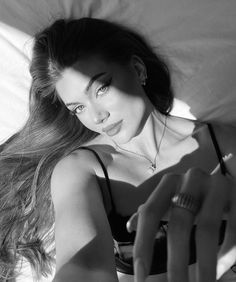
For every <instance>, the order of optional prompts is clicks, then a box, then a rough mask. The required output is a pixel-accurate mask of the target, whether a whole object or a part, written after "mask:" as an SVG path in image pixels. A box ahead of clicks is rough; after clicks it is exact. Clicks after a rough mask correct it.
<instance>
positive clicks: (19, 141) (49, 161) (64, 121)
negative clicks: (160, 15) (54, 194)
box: [0, 18, 173, 279]
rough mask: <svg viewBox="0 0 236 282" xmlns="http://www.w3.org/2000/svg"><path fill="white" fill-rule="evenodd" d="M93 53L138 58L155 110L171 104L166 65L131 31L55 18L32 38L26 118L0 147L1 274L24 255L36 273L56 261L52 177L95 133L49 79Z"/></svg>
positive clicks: (95, 21) (101, 23)
mask: <svg viewBox="0 0 236 282" xmlns="http://www.w3.org/2000/svg"><path fill="white" fill-rule="evenodd" d="M91 54H99V55H101V56H102V57H103V58H106V59H109V60H111V61H114V62H117V63H119V64H127V63H128V62H129V61H130V58H131V56H132V55H137V56H139V57H140V58H141V59H142V60H143V62H144V64H145V65H146V68H147V73H148V80H147V83H146V85H145V86H144V88H145V92H146V94H147V96H148V97H149V99H150V100H151V102H152V103H153V105H154V106H155V107H156V108H157V110H158V111H159V112H161V113H163V114H168V113H169V111H170V110H171V107H172V103H173V93H172V88H171V80H170V74H169V70H168V67H167V64H166V63H165V61H164V60H163V58H161V57H160V56H159V55H157V50H156V49H153V48H151V47H150V44H149V43H147V42H146V40H144V38H143V37H142V36H141V35H139V34H137V33H136V32H135V31H132V30H130V29H129V28H127V27H124V26H122V25H120V24H117V23H111V22H108V21H105V20H101V19H92V18H82V19H77V20H64V19H60V20H57V21H56V22H54V23H53V24H52V25H51V26H50V27H48V28H46V29H45V30H43V31H41V32H39V33H38V34H36V36H35V41H34V47H33V57H32V61H31V65H30V73H31V76H32V85H31V89H30V103H29V118H28V120H27V122H26V124H25V125H24V127H23V128H22V129H21V130H20V131H19V132H17V133H16V134H14V135H13V136H12V137H11V138H9V139H8V140H7V141H6V142H5V143H4V144H2V145H1V146H0V269H1V277H2V279H7V278H9V277H11V276H14V275H16V274H17V273H18V271H17V270H18V269H17V266H18V265H19V264H20V261H21V260H22V258H25V259H26V260H28V261H29V262H30V264H31V265H32V266H33V269H35V271H36V274H37V275H36V277H38V278H39V277H40V276H41V275H44V276H47V275H48V274H50V273H51V270H52V267H53V266H54V263H55V245H54V209H53V203H52V199H51V194H50V178H51V174H52V171H53V169H54V167H55V165H56V164H57V163H58V161H59V160H60V159H62V158H63V157H64V156H66V155H68V154H70V153H71V152H72V151H74V150H76V149H78V148H79V147H80V146H81V145H83V144H84V143H85V142H87V141H89V140H91V139H93V138H95V137H96V136H97V133H95V132H92V131H90V130H88V129H87V128H85V127H84V126H83V124H81V123H80V121H79V120H78V119H77V117H76V116H74V115H72V114H70V112H69V110H68V109H67V108H66V106H65V105H64V104H63V102H62V101H61V100H60V97H59V96H58V94H57V91H56V89H55V84H56V82H57V80H58V79H60V77H61V74H62V72H63V70H64V69H65V68H67V67H71V66H72V65H73V64H75V63H76V62H78V61H79V60H80V59H81V58H83V59H84V58H86V56H89V55H91Z"/></svg>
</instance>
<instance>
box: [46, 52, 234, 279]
mask: <svg viewBox="0 0 236 282" xmlns="http://www.w3.org/2000/svg"><path fill="white" fill-rule="evenodd" d="M145 72H146V68H145V66H144V64H143V63H142V61H141V60H140V59H139V58H138V57H136V56H134V57H132V59H131V60H130V62H129V63H128V64H127V65H126V66H124V65H123V66H122V65H119V64H117V63H114V62H107V61H105V60H103V59H102V58H101V57H99V56H92V57H90V58H88V59H86V60H81V61H79V62H78V63H77V64H75V65H74V66H73V67H71V68H68V69H65V70H64V72H63V73H62V77H61V78H60V79H59V81H58V82H57V84H56V89H57V92H58V94H59V95H60V98H61V99H62V100H63V102H64V103H65V104H66V105H67V107H68V108H69V109H70V110H71V111H74V109H75V107H77V110H76V116H77V118H79V119H80V121H81V122H82V123H83V124H84V125H85V126H86V127H87V128H89V129H91V130H93V131H95V132H98V133H99V134H100V135H99V136H98V137H97V138H96V139H94V140H93V141H91V142H89V143H87V144H86V146H88V147H91V148H93V149H95V150H96V151H97V152H98V153H99V155H100V157H101V158H102V160H103V162H104V164H105V166H106V167H107V169H108V173H109V177H110V180H111V187H112V195H113V198H114V201H115V205H116V209H117V211H118V213H119V214H121V215H124V216H127V215H128V216H131V215H132V214H135V215H137V213H136V211H137V210H138V208H139V207H140V206H141V205H142V204H144V203H145V205H144V206H145V207H147V209H149V207H150V205H149V203H150V200H149V199H153V201H151V203H152V204H151V207H152V205H153V206H155V207H156V206H158V207H160V208H161V207H162V210H161V211H160V209H154V211H155V212H154V215H155V216H154V217H153V218H158V217H159V218H163V217H165V213H166V212H167V210H168V205H169V202H168V201H163V199H165V200H166V198H167V197H168V193H170V192H172V193H173V191H177V190H175V189H177V188H176V187H177V186H178V187H180V188H179V189H187V188H188V187H195V188H196V189H195V190H197V189H198V188H199V186H203V185H200V184H202V179H205V181H204V183H208V184H209V181H208V178H207V177H206V178H207V180H206V178H203V177H202V175H209V174H210V172H211V171H212V170H213V169H214V168H215V167H216V166H217V164H218V160H217V157H216V154H215V151H214V147H213V146H212V143H211V140H210V137H209V133H208V130H207V127H206V126H205V125H202V126H198V127H196V124H195V122H193V121H189V120H185V119H181V118H174V117H168V120H167V125H166V130H165V134H164V138H163V139H162V141H161V147H160V151H159V153H158V169H157V171H156V173H155V174H153V175H150V173H149V172H148V169H147V168H148V166H149V165H150V164H149V162H148V161H147V159H146V158H143V157H140V156H138V155H135V154H132V153H129V152H127V151H124V150H118V151H117V150H115V144H119V145H120V146H122V148H124V149H127V150H131V151H136V152H138V153H139V154H142V155H145V156H147V157H148V158H149V159H151V160H153V156H155V155H156V151H157V148H158V146H159V145H160V140H161V135H162V133H163V124H164V117H163V116H161V115H160V114H159V113H157V112H156V111H155V110H154V107H153V105H152V104H151V103H150V101H149V100H148V99H147V96H146V94H145V92H144V89H143V87H142V82H143V79H144V77H145V75H146V73H145ZM101 73H104V74H103V75H102V76H100V77H99V79H98V80H96V81H94V83H93V84H92V86H91V87H90V89H89V91H87V92H85V89H86V87H87V86H88V84H89V82H90V80H91V78H92V77H94V76H95V75H97V74H101ZM108 82H109V83H108ZM108 84H109V85H108ZM70 103H76V104H75V105H73V106H72V105H70V106H69V104H70ZM120 121H121V126H120V127H118V129H117V130H114V131H110V132H109V131H108V134H107V132H104V128H107V126H110V125H112V124H114V123H117V122H120ZM215 130H216V134H217V138H219V142H220V147H221V148H226V149H225V151H223V154H225V153H228V152H232V153H233V155H234V154H235V149H234V144H235V143H234V142H235V141H236V131H235V129H232V128H228V129H227V130H223V129H222V127H220V126H219V127H215ZM232 132H233V136H234V137H233V138H231V139H230V138H228V137H229V136H232ZM111 135H112V136H111ZM228 166H229V169H230V171H231V172H232V173H233V172H234V171H235V170H234V167H235V159H234V158H232V159H231V161H230V163H228ZM189 167H201V169H202V170H204V172H203V173H202V174H201V173H199V171H198V170H190V171H189V170H188V168H189ZM172 171H175V173H176V174H177V175H178V177H177V179H178V181H176V176H173V175H172V174H169V172H172ZM201 172H202V171H201ZM165 174H167V176H165V177H163V175H165ZM189 175H190V176H191V177H190V176H189ZM173 177H174V179H173ZM98 179H99V182H98ZM222 179H223V180H222ZM166 180H168V181H169V180H171V181H170V182H171V183H174V187H173V189H170V188H169V189H167V187H170V185H166V184H165V181H166ZM173 180H175V181H173ZM218 180H219V179H218ZM220 180H221V181H224V178H222V177H221V176H220ZM199 181H200V182H199ZM180 182H181V183H185V184H184V186H181V185H179V183H180ZM199 183H200V184H199ZM216 183H219V181H218V182H217V181H215V182H214V183H213V184H211V185H212V186H215V184H216ZM193 184H194V185H193ZM172 185H173V184H172ZM204 185H205V184H204ZM160 186H161V189H160ZM186 187H187V188H186ZM101 189H103V190H106V189H107V188H106V183H105V181H104V176H103V171H102V169H101V167H100V165H99V163H98V162H97V160H96V158H95V157H94V155H93V154H92V153H91V152H89V151H83V150H78V151H76V152H74V153H73V154H71V155H70V156H68V157H66V158H64V159H63V160H61V161H60V162H59V163H58V164H57V166H56V167H55V169H54V172H53V175H52V179H51V190H52V197H53V202H54V207H55V215H56V248H57V274H56V277H55V280H54V281H64V280H63V279H69V280H70V281H109V282H111V281H118V280H117V275H116V271H115V263H114V255H113V241H112V236H111V231H110V228H109V223H108V221H107V217H106V213H107V212H109V210H110V208H111V207H110V206H109V204H108V205H107V206H105V207H104V203H103V199H102V196H101ZM188 189H189V188H188ZM156 191H164V192H163V195H162V196H161V197H157V196H156V195H157V194H158V193H157V192H156ZM187 191H188V190H187ZM219 191H221V190H219ZM191 193H192V191H191ZM219 193H220V192H219ZM157 199H158V201H160V200H161V201H162V203H165V202H167V204H166V205H167V206H165V207H163V204H162V205H156V201H157ZM159 199H160V200H159ZM147 200H148V201H147ZM146 201H147V202H146ZM91 203H92V205H91ZM141 207H142V206H141ZM141 210H142V209H141ZM144 210H145V209H144ZM138 211H140V210H138ZM183 212H184V211H183V210H181V211H180V216H182V215H183ZM140 214H141V216H140V218H142V217H143V218H145V216H144V215H143V214H142V213H140V212H138V215H140ZM144 214H145V213H144ZM167 214H168V213H167ZM206 214H209V211H208V210H207V213H206ZM134 217H135V216H134ZM186 217H188V214H186V213H184V218H186ZM218 218H220V214H219V216H218ZM139 220H140V219H139ZM172 221H173V220H172ZM192 221H193V219H192V218H190V219H189V223H188V224H187V225H186V226H189V225H190V224H191V222H192ZM136 222H137V221H136ZM145 222H148V221H146V218H145ZM150 226H152V224H151V225H150V224H147V225H143V227H145V229H144V228H143V227H141V228H139V229H138V235H137V237H138V238H141V237H142V236H143V234H144V233H146V235H147V236H146V238H147V237H148V236H149V235H148V234H151V235H150V236H152V234H154V233H155V232H156V230H154V229H153V230H154V231H155V232H154V231H153V230H151V229H150ZM173 226H175V225H173ZM177 226H178V224H177ZM132 228H136V224H134V225H133V227H132ZM144 230H145V232H144ZM175 230H176V229H175ZM173 234H175V235H174V237H172V239H171V240H172V241H171V242H177V241H181V240H179V238H182V236H183V234H182V233H181V232H180V230H179V231H177V232H176V231H174V232H173ZM205 239H206V238H204V237H203V240H202V242H203V243H202V244H201V253H204V248H205V247H206V246H207V244H208V243H209V240H205ZM176 240H177V241H176ZM137 242H138V245H137ZM140 242H141V240H139V241H138V240H137V241H136V251H135V253H134V256H135V258H141V259H143V258H146V259H147V261H149V260H150V259H149V258H148V256H147V255H146V253H145V252H146V251H145V250H149V249H150V248H149V247H148V246H146V245H145V244H142V243H140ZM144 242H145V240H144ZM172 245H173V244H172ZM137 246H138V248H137ZM173 248H175V245H174V246H173ZM178 248H180V249H181V253H182V254H183V256H186V254H187V250H186V252H183V249H182V248H181V246H179V245H178V246H177V250H176V251H178V252H177V253H179V249H178ZM137 250H138V251H137ZM140 253H141V254H140ZM143 253H145V254H143ZM148 253H151V252H148ZM174 253H176V252H175V251H174ZM92 258H93V259H92ZM173 258H174V256H173ZM177 261H180V260H179V259H178V260H177ZM183 261H184V260H183ZM142 263H143V262H142V261H141V264H142ZM169 263H173V262H169ZM207 265H208V264H207ZM212 265H213V264H212V262H211V263H210V269H213V267H212ZM145 267H148V266H145ZM181 267H183V265H177V266H175V267H173V268H172V271H174V270H176V269H181ZM140 269H142V267H137V263H136V270H137V271H136V279H142V277H141V276H142V275H143V274H142V273H141V274H140V271H138V270H140ZM179 272H180V273H181V274H180V276H179V279H182V278H183V276H186V272H184V271H179ZM171 273H172V272H171ZM171 273H170V274H169V279H170V280H169V281H171V282H172V281H177V280H174V279H175V277H176V275H175V276H173V275H172V274H171ZM191 273H194V270H193V271H191ZM146 275H147V274H145V275H144V276H146ZM181 275H183V276H181ZM209 275H212V270H210V274H209ZM191 276H192V278H191V281H196V280H195V277H194V274H191ZM73 279H74V280H73ZM122 279H123V278H122ZM125 279H126V280H122V281H131V280H129V279H130V278H128V277H126V278H125ZM137 281H144V280H137ZM148 281H158V282H163V281H167V277H166V275H165V274H163V275H159V276H158V277H157V276H156V277H152V278H151V277H150V278H149V280H148ZM179 281H185V280H179ZM209 281H211V280H208V282H209Z"/></svg>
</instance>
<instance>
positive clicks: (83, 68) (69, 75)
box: [56, 55, 126, 103]
mask: <svg viewBox="0 0 236 282" xmlns="http://www.w3.org/2000/svg"><path fill="white" fill-rule="evenodd" d="M125 69H126V68H124V66H121V65H120V64H118V63H116V62H113V61H107V60H105V59H103V58H102V57H101V56H98V55H93V56H90V57H87V58H85V59H80V60H79V61H78V62H76V63H75V64H74V65H72V66H71V67H68V68H66V69H65V70H64V71H63V72H62V75H61V77H60V78H59V80H58V81H57V83H56V89H57V92H58V94H59V96H60V97H61V99H62V100H63V101H64V103H67V102H71V101H73V100H74V97H75V95H78V93H81V92H82V91H83V90H85V89H86V87H87V86H88V83H89V81H90V80H91V78H92V77H94V76H96V75H97V74H99V73H105V74H107V75H111V76H113V75H114V74H116V75H120V74H121V72H125V71H126V70H125ZM102 78H103V77H102ZM102 78H101V79H102ZM98 81H99V79H98Z"/></svg>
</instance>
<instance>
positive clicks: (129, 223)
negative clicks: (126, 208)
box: [126, 221, 133, 233]
mask: <svg viewBox="0 0 236 282" xmlns="http://www.w3.org/2000/svg"><path fill="white" fill-rule="evenodd" d="M126 229H127V231H128V232H129V233H131V232H132V231H133V229H132V224H131V222H130V221H127V223H126Z"/></svg>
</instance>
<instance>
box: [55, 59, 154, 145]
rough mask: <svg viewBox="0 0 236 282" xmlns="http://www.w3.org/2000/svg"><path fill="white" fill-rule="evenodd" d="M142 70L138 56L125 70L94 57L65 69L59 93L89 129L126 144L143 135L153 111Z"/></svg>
mask: <svg viewBox="0 0 236 282" xmlns="http://www.w3.org/2000/svg"><path fill="white" fill-rule="evenodd" d="M143 70H145V66H144V65H143V63H142V62H141V61H140V60H139V59H138V58H137V57H135V56H134V57H133V58H132V59H131V61H130V63H129V64H128V65H126V66H123V65H120V64H117V63H114V62H107V61H105V60H102V59H101V58H100V57H99V56H93V57H89V59H86V60H85V59H84V60H80V61H79V62H78V63H76V64H75V65H74V66H73V67H69V68H67V69H65V70H64V71H63V73H62V77H61V78H60V79H59V80H58V82H57V83H56V89H57V92H58V94H59V95H60V97H61V99H62V100H63V102H64V103H65V105H66V106H67V108H68V109H69V110H70V111H72V112H74V113H75V114H76V116H77V117H78V119H79V120H80V121H81V122H82V123H83V124H84V125H85V126H86V127H87V128H89V129H90V130H92V131H95V132H97V133H100V134H103V135H106V136H108V137H109V138H111V139H113V140H114V141H115V142H116V143H118V144H124V143H127V142H129V141H130V140H131V139H132V137H135V136H136V135H137V134H138V133H139V132H140V130H141V129H142V127H143V125H144V123H145V121H146V119H147V117H148V115H149V114H150V112H151V110H152V109H153V106H152V104H151V102H150V101H149V99H148V98H147V96H146V94H145V92H144V90H143V87H142V84H141V83H142V79H143V73H142V72H143Z"/></svg>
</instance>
